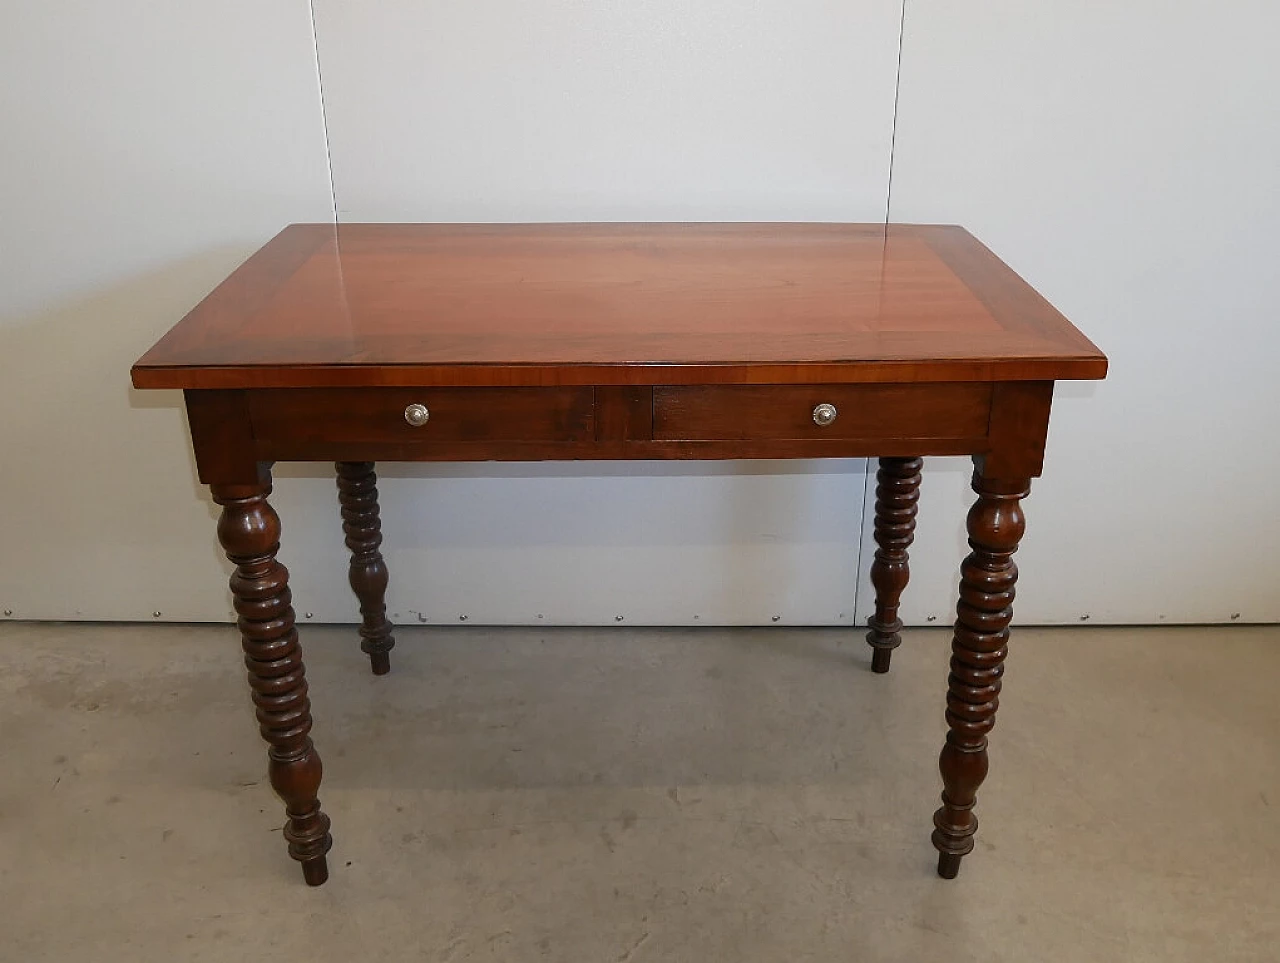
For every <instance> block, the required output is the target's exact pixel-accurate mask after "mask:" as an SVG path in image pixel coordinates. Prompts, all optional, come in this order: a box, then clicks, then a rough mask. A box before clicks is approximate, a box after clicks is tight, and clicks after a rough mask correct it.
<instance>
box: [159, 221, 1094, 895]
mask: <svg viewBox="0 0 1280 963" xmlns="http://www.w3.org/2000/svg"><path fill="white" fill-rule="evenodd" d="M1106 368H1107V361H1106V358H1105V357H1104V356H1103V355H1102V353H1101V352H1100V351H1098V349H1097V348H1096V347H1094V345H1093V344H1091V343H1090V342H1089V340H1088V339H1087V338H1085V337H1084V336H1083V335H1082V334H1081V333H1080V332H1079V331H1077V330H1076V329H1075V328H1074V327H1072V325H1071V324H1070V323H1069V322H1068V321H1067V320H1066V319H1065V318H1064V317H1062V315H1061V314H1059V313H1058V312H1057V311H1056V310H1054V308H1053V307H1051V306H1050V305H1049V304H1048V302H1046V301H1045V300H1044V299H1043V298H1041V297H1040V296H1039V295H1038V294H1037V293H1036V292H1035V291H1034V290H1033V289H1032V288H1031V287H1030V286H1029V285H1028V284H1026V282H1024V281H1023V280H1022V279H1021V278H1019V277H1018V276H1017V275H1016V274H1015V273H1014V272H1013V271H1012V270H1010V269H1009V268H1008V267H1006V266H1005V265H1004V264H1003V263H1002V262H1001V261H1000V260H999V259H998V258H996V257H995V255H993V254H992V253H991V252H990V251H988V250H987V249H986V248H985V247H983V246H982V245H981V244H980V243H979V242H978V241H976V240H975V239H974V238H973V237H972V236H971V235H969V234H968V233H967V232H965V231H964V230H963V229H961V228H958V227H945V226H905V225H904V226H899V225H892V226H889V227H888V228H886V227H884V226H883V225H858V224H630V225H626V224H557V225H443V224H436V225H424V224H413V225H410V224H404V225H396V224H381V225H375V224H350V225H346V224H344V225H341V226H339V227H334V226H333V225H319V224H299V225H293V226H291V227H289V228H286V229H285V230H284V231H282V232H281V233H280V234H279V235H277V236H276V237H275V238H274V239H273V240H272V241H271V242H270V243H268V244H267V245H266V246H265V247H264V248H262V250H260V251H258V253H256V254H255V255H253V257H251V258H250V259H249V260H248V261H246V262H245V263H244V264H243V265H241V266H240V267H239V268H238V269H237V270H236V271H235V272H234V273H233V274H232V275H231V276H230V277H229V278H228V279H227V280H226V281H224V282H223V283H222V284H221V285H219V287H218V288H217V289H216V290H215V291H214V292H213V293H212V294H210V295H209V296H208V297H207V298H205V299H204V301H202V302H201V303H200V304H199V305H198V306H197V307H196V308H195V309H194V310H193V311H192V312H191V313H190V314H189V315H187V317H186V318H184V319H183V320H182V321H181V322H180V323H179V324H178V325H177V326H176V327H174V328H173V329H172V330H171V331H170V332H169V333H168V334H166V335H165V336H164V337H163V338H161V339H160V341H159V342H158V343H157V344H156V345H155V347H153V348H152V349H151V350H150V351H149V352H147V354H146V355H145V356H144V357H143V358H142V359H141V360H140V361H138V363H137V364H136V365H135V366H134V368H133V383H134V385H135V386H136V387H138V388H181V389H183V391H184V392H185V397H186V407H187V418H188V421H189V423H190V427H191V439H192V443H193V445H194V449H195V458H196V466H197V468H198V471H199V475H200V480H201V481H202V482H203V483H205V484H207V485H209V486H210V488H211V490H212V494H213V498H214V501H216V502H217V503H218V504H219V505H221V506H222V515H221V519H220V520H219V522H218V537H219V539H220V540H221V542H222V546H223V548H224V549H225V550H226V553H227V557H228V558H229V559H230V560H231V562H232V564H233V565H234V566H235V571H234V573H233V574H232V576H231V591H232V594H233V595H234V597H235V607H236V611H237V612H238V613H239V620H238V624H239V628H240V632H241V635H242V638H243V644H244V652H245V662H246V664H247V666H248V669H249V685H250V688H251V689H252V692H253V702H254V705H255V706H256V708H257V718H258V723H259V725H260V728H261V732H262V736H263V738H264V739H265V740H266V741H267V743H268V744H269V747H270V748H269V750H268V757H269V771H270V777H271V785H272V786H273V787H274V788H275V790H276V792H277V793H278V794H279V795H280V797H281V798H282V799H283V800H284V803H285V810H286V813H287V819H288V821H287V824H286V826H285V830H284V835H285V839H286V840H287V841H288V844H289V854H290V855H291V856H292V857H293V858H294V859H296V860H298V861H300V862H301V863H302V871H303V876H304V878H305V879H306V881H307V882H308V883H309V884H311V885H313V886H315V885H319V884H321V883H323V882H324V881H325V879H326V878H327V877H328V868H327V864H326V860H325V855H326V853H328V851H329V848H330V846H331V845H332V840H331V837H330V835H329V817H328V816H326V815H325V814H324V813H323V812H322V811H321V809H320V803H319V800H318V799H317V792H318V790H319V786H320V776H321V765H320V757H319V755H318V754H317V753H316V750H315V748H314V746H313V745H312V742H311V738H310V735H309V733H310V730H311V708H310V702H309V700H308V697H307V683H306V678H305V670H304V668H303V663H302V650H301V648H300V647H299V642H298V633H297V629H296V627H295V625H294V614H293V609H292V607H291V605H290V601H291V600H290V594H289V573H288V572H287V571H286V569H285V567H284V566H283V565H281V564H280V563H279V562H278V561H277V560H276V552H277V550H278V549H279V542H280V521H279V518H278V517H277V515H276V512H275V510H274V509H273V508H272V507H271V505H270V504H268V501H267V497H268V495H270V493H271V476H270V466H271V464H272V463H273V462H276V461H290V460H300V461H333V462H336V464H337V476H338V493H339V498H340V501H341V504H342V519H343V530H344V532H345V533H346V541H347V546H348V547H349V548H350V550H351V568H350V575H351V587H352V589H354V591H355V594H356V596H357V597H358V599H359V603H360V613H361V617H362V620H363V621H362V625H361V628H360V638H361V643H360V644H361V648H362V649H363V650H364V651H365V652H366V653H368V655H369V659H370V663H371V665H372V669H373V671H374V672H375V673H377V674H382V673H385V672H387V671H388V670H389V668H390V657H389V656H390V652H391V648H392V645H393V644H394V642H393V639H392V626H391V624H390V623H389V622H388V621H387V617H386V606H385V603H384V595H385V592H386V587H387V568H386V565H385V563H384V562H383V559H382V555H381V553H380V552H379V546H380V544H381V542H382V535H381V531H380V522H379V517H378V493H377V487H376V477H375V475H374V463H375V462H376V461H377V460H379V459H391V460H395V461H438V460H441V461H487V460H512V461H514V460H536V459H630V458H695V459H696V458H704V459H710V458H828V457H830V458H836V457H838V458H848V457H877V458H879V472H878V474H877V476H876V477H877V485H876V507H875V539H876V544H877V546H878V550H877V551H876V554H875V561H874V563H873V564H872V567H871V581H872V583H873V585H874V587H875V593H876V604H875V614H874V616H873V617H872V618H871V619H870V631H869V632H868V635H867V641H868V642H869V643H870V644H871V646H872V668H873V669H874V670H875V671H877V672H886V671H888V669H889V662H890V657H891V655H892V653H893V649H894V648H895V647H896V646H897V645H898V644H899V642H900V632H901V629H902V622H901V620H900V619H899V618H898V606H899V600H900V598H901V595H902V592H903V589H904V588H905V587H906V584H907V578H908V559H907V549H908V547H909V546H910V544H911V541H912V538H913V535H914V530H915V517H916V502H917V500H918V497H919V486H920V466H921V456H924V455H972V456H973V459H974V465H975V470H974V475H973V488H974V491H975V492H976V493H977V500H976V502H975V503H974V505H973V508H972V509H971V510H970V512H969V515H968V533H969V545H970V547H971V548H972V552H971V554H970V555H969V556H968V558H967V559H965V561H964V563H963V565H962V566H961V569H960V600H959V603H958V605H957V609H956V611H957V618H956V623H955V635H954V643H953V646H952V658H951V672H950V676H949V678H948V682H947V690H948V691H947V703H946V719H947V725H948V729H949V731H948V733H947V737H946V742H945V745H944V746H943V749H942V754H941V757H940V760H939V767H940V769H941V771H942V782H943V792H942V806H941V808H939V809H938V811H937V813H936V814H935V815H934V827H935V828H934V832H933V844H934V846H935V847H936V848H937V850H938V853H939V857H938V872H939V874H940V875H942V876H944V877H947V878H951V877H954V876H955V875H956V873H957V872H958V871H959V868H960V860H961V857H963V856H964V855H966V854H967V853H969V852H970V851H972V849H973V835H974V832H975V830H976V828H977V820H976V819H975V818H974V814H973V807H974V801H975V797H976V793H977V790H978V787H979V786H980V785H981V784H982V781H983V779H984V777H985V776H986V773H987V733H988V732H990V731H991V728H992V726H993V724H994V721H995V712H996V707H997V704H998V696H999V693H1000V680H1001V676H1002V674H1003V672H1004V659H1005V655H1006V653H1007V642H1008V637H1009V622H1010V619H1011V618H1012V614H1013V612H1012V608H1011V604H1012V602H1013V596H1014V583H1015V582H1016V580H1017V575H1018V572H1017V568H1016V567H1015V565H1014V563H1013V554H1014V551H1015V550H1016V549H1017V547H1018V542H1019V540H1020V539H1021V537H1022V534H1023V530H1024V520H1023V515H1022V510H1021V508H1020V505H1019V502H1020V500H1021V499H1022V498H1023V497H1024V496H1026V494H1027V493H1028V491H1029V489H1030V480H1031V478H1033V477H1035V476H1038V475H1039V474H1040V470H1041V464H1042V461H1043V454H1044V443H1045V433H1046V430H1047V428H1048V424H1049V406H1050V402H1051V399H1052V395H1053V383H1054V381H1056V380H1058V379H1094V378H1102V377H1104V376H1105V374H1106Z"/></svg>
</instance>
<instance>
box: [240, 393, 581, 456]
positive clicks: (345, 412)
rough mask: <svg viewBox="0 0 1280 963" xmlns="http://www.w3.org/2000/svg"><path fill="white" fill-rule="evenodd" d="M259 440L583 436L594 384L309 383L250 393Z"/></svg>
mask: <svg viewBox="0 0 1280 963" xmlns="http://www.w3.org/2000/svg"><path fill="white" fill-rule="evenodd" d="M248 395H249V411H250V415H251V417H252V419H253V431H254V437H255V439H256V440H257V441H258V442H259V443H260V444H269V443H271V442H287V443H289V444H290V445H296V444H304V443H318V442H356V441H358V442H365V443H374V444H395V445H419V444H421V445H424V446H430V445H431V444H433V443H457V442H486V441H523V442H579V441H588V440H590V439H591V438H592V437H593V436H594V417H595V412H594V390H593V389H592V388H307V389H296V388H294V389H282V390H272V389H262V390H258V391H250V392H249V393H248Z"/></svg>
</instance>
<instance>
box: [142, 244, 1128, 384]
mask: <svg viewBox="0 0 1280 963" xmlns="http://www.w3.org/2000/svg"><path fill="white" fill-rule="evenodd" d="M1105 373H1106V359H1105V357H1104V356H1103V355H1102V354H1101V352H1099V351H1098V349H1097V348H1096V347H1094V346H1093V344H1091V343H1090V342H1089V340H1088V339H1087V338H1085V337H1084V336H1083V335H1082V334H1080V332H1079V331H1077V330H1076V329H1075V328H1074V327H1073V326H1072V325H1071V324H1070V322H1068V321H1067V320H1066V319H1065V318H1064V317H1063V316H1062V315H1061V314H1059V313H1058V312H1057V311H1056V310H1055V309H1054V308H1053V307H1052V306H1051V305H1050V304H1049V303H1048V302H1047V301H1045V300H1044V299H1043V298H1042V297H1041V296H1040V295H1039V294H1037V293H1036V292H1035V291H1034V290H1033V289H1032V288H1031V287H1030V286H1029V285H1028V284H1027V283H1026V282H1024V281H1023V280H1022V279H1021V278H1019V277H1018V276H1017V275H1016V274H1015V273H1014V272H1013V271H1012V270H1011V269H1009V268H1008V267H1006V266H1005V265H1004V264H1003V262H1001V261H1000V260H999V259H998V258H997V257H996V256H995V255H993V254H992V253H991V252H990V251H988V250H987V249H986V248H985V247H983V246H982V244H980V243H979V242H978V241H977V240H976V239H974V238H973V237H972V236H971V235H970V234H969V233H967V232H966V231H965V230H963V229H962V228H959V227H949V226H910V225H893V226H890V227H889V228H887V229H886V228H885V227H884V226H883V225H860V224H543V225H456V224H344V225H340V226H336V227H335V226H333V225H326V224H299V225H293V226H291V227H288V228H286V229H285V230H284V231H282V232H281V233H280V234H279V235H277V236H276V237H275V238H274V239H273V240H272V241H271V242H270V243H268V244H267V245H266V246H265V247H264V248H263V249H262V250H260V251H259V252H258V253H257V254H255V255H254V256H253V257H251V258H250V259H249V260H248V261H246V262H245V263H244V264H243V265H242V266H241V267H240V268H239V269H237V270H236V271H235V272H234V273H233V274H232V275H231V276H230V277H229V278H228V279H227V280H226V281H225V282H224V283H223V284H221V285H220V286H219V287H218V288H217V289H216V290H215V291H214V292H213V293H212V294H210V295H209V296H208V297H207V298H205V299H204V301H202V302H201V303H200V304H199V305H198V306H197V307H196V308H195V309H194V310H193V311H192V312H191V313H190V314H189V315H187V317H186V318H185V319H183V320H182V321H181V322H180V323H179V324H178V325H177V326H176V327H175V328H173V329H172V330H171V331H170V332H169V333H168V334H166V335H165V336H164V337H163V338H162V339H161V340H160V341H159V342H158V343H157V344H156V345H155V347H153V348H152V349H151V350H150V351H149V352H147V354H146V355H145V356H144V357H143V358H142V359H141V360H140V361H139V362H138V363H137V365H136V366H135V367H134V369H133V381H134V384H135V386H137V387H139V388H271V387H340V386H347V387H367V386H374V385H380V386H414V385H420V386H440V387H447V386H464V385H494V386H519V385H541V386H553V385H593V386H597V385H652V384H673V385H676V384H714V383H740V384H753V383H754V384H786V383H804V382H811V381H825V382H886V381H894V382H916V381H993V380H1056V379H1062V378H1100V377H1102V376H1103V375H1104V374H1105Z"/></svg>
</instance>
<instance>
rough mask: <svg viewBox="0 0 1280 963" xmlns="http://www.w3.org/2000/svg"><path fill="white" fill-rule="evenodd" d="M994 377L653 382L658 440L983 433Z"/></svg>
mask: <svg viewBox="0 0 1280 963" xmlns="http://www.w3.org/2000/svg"><path fill="white" fill-rule="evenodd" d="M990 416H991V385H990V384H981V383H978V384H970V383H955V384H951V383H947V384H918V385H917V384H887V385H857V384H853V385H851V384H840V385H690V386H683V385H681V386H668V387H659V388H654V390H653V437H654V439H655V440H660V441H746V440H754V441H768V440H779V441H781V440H788V441H803V440H813V441H823V440H833V441H834V440H844V439H867V440H874V439H881V438H883V439H911V438H964V439H970V438H982V437H985V436H986V434H987V426H988V423H989V421H990Z"/></svg>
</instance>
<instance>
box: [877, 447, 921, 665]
mask: <svg viewBox="0 0 1280 963" xmlns="http://www.w3.org/2000/svg"><path fill="white" fill-rule="evenodd" d="M923 464H924V462H923V461H922V460H921V459H919V458H881V459H880V470H879V471H878V472H876V524H875V537H876V545H877V546H878V547H877V548H876V557H875V561H873V562H872V563H871V584H872V585H873V586H874V587H875V590H876V614H875V615H873V616H872V617H871V618H870V620H869V621H868V622H867V624H868V625H869V626H870V628H871V631H870V632H868V633H867V644H868V645H870V646H871V649H872V653H871V671H872V672H888V671H889V660H890V659H891V658H892V657H893V650H894V649H896V648H897V647H898V646H899V645H900V644H902V620H901V619H900V618H898V605H899V602H900V601H901V599H902V590H903V589H905V588H906V587H907V580H908V579H909V578H910V577H911V569H910V566H909V564H908V557H907V549H908V548H909V547H910V546H911V542H912V541H913V540H914V539H915V537H916V506H917V503H918V502H919V501H920V466H921V465H923Z"/></svg>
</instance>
